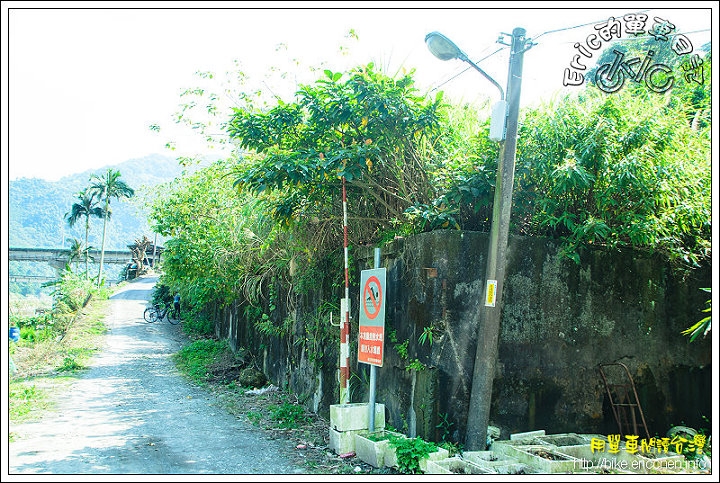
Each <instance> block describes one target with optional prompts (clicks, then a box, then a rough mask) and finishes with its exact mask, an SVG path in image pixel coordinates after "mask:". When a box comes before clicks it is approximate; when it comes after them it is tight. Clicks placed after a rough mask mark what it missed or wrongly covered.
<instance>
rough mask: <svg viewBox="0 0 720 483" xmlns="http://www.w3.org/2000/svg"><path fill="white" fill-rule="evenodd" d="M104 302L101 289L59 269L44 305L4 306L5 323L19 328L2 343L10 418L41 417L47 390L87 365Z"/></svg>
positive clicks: (48, 403) (97, 341) (100, 329)
mask: <svg viewBox="0 0 720 483" xmlns="http://www.w3.org/2000/svg"><path fill="white" fill-rule="evenodd" d="M91 300H92V302H91V303H88V302H90V301H91ZM107 304H108V291H107V290H106V289H100V290H98V289H96V288H95V287H94V284H93V282H92V281H90V280H88V279H86V278H85V277H84V276H83V275H75V274H74V273H72V272H71V271H65V272H64V273H63V275H62V277H61V278H60V279H59V280H58V281H57V282H55V283H54V284H53V304H52V307H50V308H49V309H47V310H40V311H37V312H36V313H35V314H32V315H28V314H24V313H21V312H20V311H19V310H17V309H15V308H14V307H13V306H12V305H11V306H10V317H9V322H10V326H11V327H17V328H18V329H19V339H18V340H17V341H13V340H11V341H10V343H9V347H8V349H9V362H10V376H9V381H8V403H9V407H8V410H9V411H8V414H9V417H10V420H11V421H13V422H22V421H29V420H35V419H38V418H40V417H42V415H43V414H44V413H45V411H47V410H49V409H51V408H52V407H53V398H52V397H51V394H52V392H53V391H54V390H57V389H58V388H61V387H63V386H64V385H65V384H68V383H69V382H71V381H72V377H73V374H76V373H77V372H78V371H81V370H84V369H86V368H87V366H88V363H89V361H90V359H91V358H92V356H93V355H94V354H95V352H96V351H97V350H99V349H100V348H101V347H102V336H103V334H104V333H105V331H106V329H105V325H104V323H103V318H104V315H105V314H104V311H105V309H106V307H107Z"/></svg>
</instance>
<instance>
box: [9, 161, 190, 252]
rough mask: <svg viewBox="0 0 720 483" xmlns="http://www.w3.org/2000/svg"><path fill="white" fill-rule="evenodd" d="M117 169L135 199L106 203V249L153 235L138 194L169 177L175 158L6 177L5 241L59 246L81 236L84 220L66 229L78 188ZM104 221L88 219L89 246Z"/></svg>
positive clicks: (96, 244) (174, 171) (176, 170)
mask: <svg viewBox="0 0 720 483" xmlns="http://www.w3.org/2000/svg"><path fill="white" fill-rule="evenodd" d="M109 168H111V169H114V170H117V171H119V172H120V174H121V179H122V180H123V181H125V182H126V183H127V184H128V185H129V186H130V187H131V188H133V189H134V190H135V192H136V194H137V195H138V196H137V197H136V199H130V200H116V199H113V200H111V202H110V207H111V209H112V217H111V219H110V223H109V224H108V232H107V238H106V242H105V248H106V249H109V250H122V249H125V248H126V247H127V245H128V244H131V243H132V242H133V241H134V240H135V239H136V238H138V237H142V236H143V235H147V236H148V237H150V236H151V235H152V233H151V231H150V228H149V225H148V223H147V214H146V213H145V212H144V211H143V209H142V207H141V206H138V203H139V199H140V198H141V196H140V195H141V194H142V193H143V192H144V191H145V190H147V189H149V188H151V187H153V186H156V185H157V184H159V183H163V182H166V181H170V180H172V179H174V178H176V177H177V176H179V175H180V174H181V173H182V169H183V168H182V166H180V165H179V164H178V162H177V160H175V159H174V158H171V157H168V156H162V155H159V154H154V155H150V156H146V157H143V158H139V159H131V160H128V161H125V162H123V163H120V164H117V165H111V166H105V167H103V168H101V169H97V170H88V171H85V172H82V173H78V174H73V175H70V176H65V177H64V178H62V179H60V180H59V181H56V182H52V181H45V180H42V179H38V178H21V179H17V180H14V181H10V182H9V191H8V208H9V222H10V223H9V240H8V245H9V246H11V247H28V248H57V247H62V246H68V243H67V239H68V238H77V239H78V240H81V241H83V239H84V237H85V232H84V227H83V226H82V225H83V224H82V223H79V224H76V225H75V227H74V228H70V227H69V226H68V224H67V222H66V221H65V214H66V213H67V212H68V211H69V210H70V209H71V207H72V205H73V204H74V203H75V202H77V193H78V192H79V191H80V190H82V189H84V188H86V187H87V186H88V185H89V180H90V177H91V175H93V174H100V175H102V174H103V173H105V172H106V171H107V169H109ZM101 236H102V221H101V220H100V219H92V218H91V221H90V237H89V243H90V245H92V246H94V247H97V248H99V247H100V244H101Z"/></svg>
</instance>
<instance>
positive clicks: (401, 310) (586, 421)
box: [216, 231, 712, 442]
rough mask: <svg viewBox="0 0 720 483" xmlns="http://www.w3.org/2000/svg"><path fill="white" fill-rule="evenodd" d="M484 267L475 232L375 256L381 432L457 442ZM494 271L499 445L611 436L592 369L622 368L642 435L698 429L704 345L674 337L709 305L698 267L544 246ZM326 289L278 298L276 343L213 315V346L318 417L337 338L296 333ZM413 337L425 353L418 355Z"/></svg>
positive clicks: (362, 384) (424, 239)
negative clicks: (246, 354) (242, 352)
mask: <svg viewBox="0 0 720 483" xmlns="http://www.w3.org/2000/svg"><path fill="white" fill-rule="evenodd" d="M352 255H353V257H354V260H356V261H357V262H358V265H357V267H355V268H356V269H357V271H358V272H357V273H358V274H359V272H360V271H361V270H365V269H368V268H373V253H372V249H363V248H358V249H355V250H354V252H353V253H352ZM486 256H487V234H484V233H477V232H459V231H435V232H430V233H425V234H421V235H417V236H413V237H409V238H407V239H400V240H396V241H395V242H394V243H392V244H391V245H389V246H387V247H384V248H383V253H382V266H384V267H386V268H387V287H386V292H387V293H386V295H387V299H386V325H385V327H386V330H385V335H386V340H385V348H384V351H385V356H384V361H383V366H382V367H381V368H378V371H377V376H378V377H377V399H376V401H377V402H379V403H383V404H385V407H386V409H387V411H388V414H387V418H386V420H387V423H388V425H391V426H393V427H395V428H398V429H401V430H403V431H407V432H408V433H409V434H411V435H419V436H422V437H424V438H426V439H429V440H436V441H438V440H440V438H442V437H443V435H445V434H447V435H449V436H450V437H451V438H452V439H453V440H455V441H459V442H462V441H464V439H465V428H466V421H467V410H468V403H469V397H470V387H471V378H472V373H473V364H474V360H475V347H476V341H477V335H476V334H477V333H478V326H479V324H480V323H481V321H480V320H479V318H478V312H479V309H480V304H481V303H482V299H483V297H482V293H483V292H482V291H483V278H484V274H485V259H486ZM506 273H507V279H506V282H505V288H504V290H505V292H504V295H503V307H502V311H503V312H502V317H501V319H502V320H501V334H500V347H499V364H498V371H497V375H496V379H495V383H494V388H493V389H494V397H493V403H492V410H491V424H493V425H495V426H498V427H500V428H501V429H502V431H503V434H502V437H504V438H506V437H507V435H508V434H509V433H511V432H518V431H530V430H533V429H537V428H542V429H547V430H548V431H552V432H556V433H557V432H569V431H573V432H586V433H608V432H617V425H616V424H615V421H614V419H613V416H612V412H611V411H610V408H609V406H608V405H607V401H606V396H605V389H604V386H603V384H602V379H601V378H600V374H599V372H598V368H597V366H598V364H605V363H612V362H622V363H624V364H626V365H627V366H628V368H629V369H630V371H631V374H632V377H633V379H634V381H635V384H636V386H637V390H638V393H639V395H640V400H641V404H642V408H643V411H644V413H645V418H646V421H647V423H648V426H649V431H650V433H651V434H655V433H659V434H664V433H665V431H666V430H667V429H669V427H670V426H672V425H676V424H680V423H681V422H683V423H684V424H685V425H690V426H695V427H703V426H706V425H707V424H706V423H705V421H703V419H702V418H703V416H707V417H710V415H711V397H710V394H711V389H712V382H711V362H712V348H711V341H710V340H700V341H696V342H694V343H692V344H689V343H688V338H687V337H685V336H682V335H681V334H680V332H681V331H682V330H684V329H685V328H687V327H689V326H690V325H692V324H693V323H695V322H696V321H698V320H700V319H701V318H702V317H703V315H704V314H703V313H702V312H701V310H702V309H703V308H704V307H705V301H706V300H707V298H708V294H707V293H706V292H703V291H701V290H700V288H701V287H710V286H711V274H710V267H704V268H702V269H698V270H696V271H694V272H693V273H692V274H690V275H688V276H687V277H685V278H680V276H679V275H676V274H675V273H674V272H673V271H672V270H671V269H670V267H669V266H668V265H667V264H666V263H664V262H663V261H662V260H661V259H660V258H659V257H653V256H647V255H644V254H639V253H633V252H613V253H606V252H602V251H597V252H591V253H586V254H584V255H583V256H582V258H581V262H580V264H579V265H577V264H575V263H574V262H572V261H570V260H568V259H564V258H562V257H561V256H560V255H559V248H558V245H557V244H556V243H554V242H553V241H551V240H548V239H542V238H527V237H517V238H515V237H511V239H510V243H509V250H508V267H507V271H506ZM338 277H340V274H338V273H329V272H328V273H326V274H325V276H324V278H322V279H318V280H317V288H316V291H315V295H314V296H313V295H310V296H304V297H298V296H290V297H288V296H287V294H286V293H283V294H282V295H281V296H280V297H279V299H280V300H291V301H293V307H292V308H291V309H290V310H284V307H283V308H281V309H279V310H278V313H277V314H276V315H275V317H276V319H277V323H278V324H280V322H281V321H284V320H286V318H287V317H288V316H289V317H290V319H291V320H294V321H295V323H294V325H293V326H292V327H289V328H288V329H287V331H286V333H285V334H283V335H281V336H279V337H265V336H262V335H261V334H258V333H257V331H256V330H255V329H253V323H252V318H248V317H247V315H246V313H245V312H244V311H243V309H242V308H241V307H239V306H234V307H230V308H228V309H225V310H223V311H217V313H216V321H217V322H216V330H217V335H219V336H222V337H230V338H231V339H232V340H233V343H234V345H235V346H236V347H243V348H248V349H250V350H251V351H252V352H253V353H256V354H259V355H260V356H261V358H262V361H263V369H264V371H265V372H266V374H268V376H269V377H270V379H271V380H273V381H275V383H276V384H278V385H283V384H288V385H289V386H290V387H292V388H293V389H294V390H295V391H296V392H299V393H300V394H304V395H305V397H306V402H307V404H308V406H312V408H313V409H314V410H316V411H318V412H320V413H321V414H326V413H327V411H328V408H329V406H330V405H331V404H337V402H338V394H339V388H338V385H339V383H338V377H337V367H338V362H337V361H338V357H339V329H338V328H336V327H330V326H329V321H327V322H324V323H325V324H326V327H324V330H326V333H329V334H334V333H335V332H334V331H337V339H332V338H331V342H330V343H328V344H323V345H319V346H318V345H316V346H313V347H312V350H309V349H308V345H307V344H306V341H307V340H308V328H307V321H308V320H312V318H311V317H308V316H310V315H312V314H313V312H314V310H315V306H314V305H313V304H317V300H320V298H321V296H322V297H325V298H326V299H328V298H329V299H335V300H338V305H339V299H340V298H341V297H342V293H341V292H339V291H338V289H337V279H338ZM357 279H359V276H358V277H357ZM333 283H335V285H336V286H335V287H333ZM280 291H281V292H282V288H280ZM359 291H360V289H359V287H356V286H354V287H351V292H350V293H351V298H352V304H351V305H352V309H353V310H352V319H351V344H350V347H351V355H350V360H351V363H352V364H353V367H352V373H353V376H352V377H351V394H352V396H351V402H366V401H367V398H368V379H369V377H368V372H369V370H368V369H369V366H367V365H365V364H358V363H357V352H356V350H357V326H358V323H357V320H358V317H357V307H358V302H357V301H358V299H359ZM335 320H336V321H337V318H336V319H335ZM313 330H317V328H315V329H313ZM424 331H431V332H432V344H431V343H430V340H429V337H426V338H425V343H424V344H423V343H421V336H422V334H423V332H424ZM426 334H427V332H426ZM415 360H417V362H414V361H415ZM413 362H414V364H412V363H413ZM413 366H416V367H424V369H422V370H419V371H418V370H414V369H411V368H412V367H413ZM619 382H623V381H619Z"/></svg>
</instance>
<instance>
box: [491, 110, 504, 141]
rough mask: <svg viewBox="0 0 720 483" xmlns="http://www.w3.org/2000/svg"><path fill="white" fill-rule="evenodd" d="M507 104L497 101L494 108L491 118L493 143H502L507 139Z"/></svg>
mask: <svg viewBox="0 0 720 483" xmlns="http://www.w3.org/2000/svg"><path fill="white" fill-rule="evenodd" d="M507 105H508V104H507V102H505V101H497V102H496V103H495V104H494V105H493V108H492V117H491V118H490V135H489V136H488V137H489V138H490V140H491V141H502V140H503V139H505V119H506V118H507Z"/></svg>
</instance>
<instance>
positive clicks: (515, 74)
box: [465, 28, 527, 451]
mask: <svg viewBox="0 0 720 483" xmlns="http://www.w3.org/2000/svg"><path fill="white" fill-rule="evenodd" d="M525 50H527V47H526V39H525V29H523V28H516V29H514V30H513V33H512V42H511V44H510V65H509V68H508V87H507V101H508V113H507V125H506V135H505V141H504V143H503V144H502V146H501V147H500V158H499V163H500V164H499V166H498V170H497V181H496V185H495V198H494V203H493V217H492V226H491V229H490V246H489V248H488V257H487V265H486V276H485V298H484V300H483V302H482V303H483V305H481V306H480V314H479V315H480V324H479V329H478V341H477V349H476V353H475V368H474V371H473V380H472V392H471V394H470V407H469V411H468V422H467V435H466V439H465V448H466V449H467V450H471V451H478V450H484V449H485V447H486V442H487V427H488V424H489V420H490V403H491V398H492V387H493V378H494V377H495V365H496V361H497V351H498V336H499V333H500V310H501V308H502V293H503V282H504V280H505V265H506V252H507V242H508V232H509V228H510V212H511V208H512V192H513V182H514V177H515V151H516V147H517V124H518V115H519V112H520V87H521V84H522V66H523V54H524V53H525Z"/></svg>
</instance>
